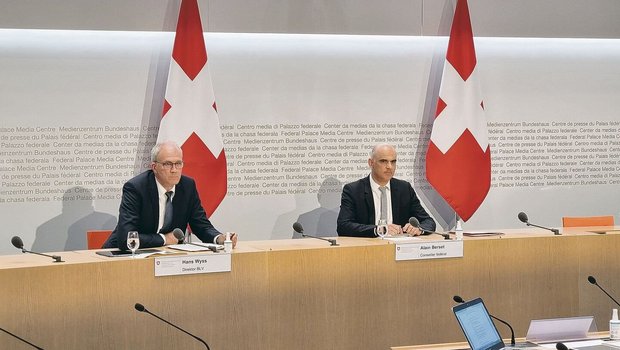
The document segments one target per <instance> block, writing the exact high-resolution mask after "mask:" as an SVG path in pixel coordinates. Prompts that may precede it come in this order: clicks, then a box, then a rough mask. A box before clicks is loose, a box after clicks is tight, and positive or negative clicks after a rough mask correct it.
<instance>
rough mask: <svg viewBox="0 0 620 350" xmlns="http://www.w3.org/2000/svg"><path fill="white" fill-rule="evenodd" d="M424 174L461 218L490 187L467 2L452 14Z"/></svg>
mask: <svg viewBox="0 0 620 350" xmlns="http://www.w3.org/2000/svg"><path fill="white" fill-rule="evenodd" d="M426 177H427V178H428V181H429V183H430V184H431V185H432V186H433V187H434V188H435V190H436V191H437V192H438V193H439V194H440V195H441V196H442V197H443V198H444V199H445V200H446V202H448V203H449V204H450V206H451V207H452V208H453V209H454V211H455V212H456V213H457V214H458V216H459V217H461V218H462V219H463V220H465V221H467V220H469V219H470V218H471V216H472V215H473V214H474V213H475V212H476V210H477V209H478V207H480V205H481V204H482V201H483V200H484V198H485V197H486V195H487V193H488V192H489V188H490V186H491V150H490V147H489V142H488V137H487V121H486V118H485V115H484V104H483V101H482V94H481V92H480V86H479V83H478V79H477V71H476V52H475V49H474V38H473V32H472V29H471V21H470V18H469V9H468V8H467V0H458V2H457V4H456V9H455V12H454V19H453V21H452V28H451V30H450V39H449V43H448V51H447V54H446V61H445V64H444V68H443V74H442V79H441V87H440V88H439V99H438V101H437V111H436V113H435V120H434V122H433V131H432V133H431V138H430V142H429V146H428V152H427V154H426Z"/></svg>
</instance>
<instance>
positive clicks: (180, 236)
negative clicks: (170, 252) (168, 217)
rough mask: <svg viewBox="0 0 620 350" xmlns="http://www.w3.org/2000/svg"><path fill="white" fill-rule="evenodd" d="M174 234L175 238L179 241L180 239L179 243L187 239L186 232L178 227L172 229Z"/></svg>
mask: <svg viewBox="0 0 620 350" xmlns="http://www.w3.org/2000/svg"><path fill="white" fill-rule="evenodd" d="M172 235H173V236H174V238H176V239H177V241H179V243H183V240H184V239H185V234H184V233H183V230H181V229H180V228H178V227H177V228H175V229H174V230H172Z"/></svg>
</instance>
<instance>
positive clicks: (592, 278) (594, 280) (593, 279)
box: [588, 276, 620, 306]
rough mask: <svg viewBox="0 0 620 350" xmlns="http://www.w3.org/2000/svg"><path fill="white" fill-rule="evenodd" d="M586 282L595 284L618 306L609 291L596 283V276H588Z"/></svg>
mask: <svg viewBox="0 0 620 350" xmlns="http://www.w3.org/2000/svg"><path fill="white" fill-rule="evenodd" d="M588 282H590V283H591V284H593V285H595V286H597V287H598V288H599V289H600V290H602V291H603V293H605V294H607V296H608V297H609V298H610V299H611V300H613V301H614V303H616V305H618V306H620V304H618V302H617V301H616V299H614V297H612V296H611V295H609V293H607V291H605V289H603V287H601V286H599V284H598V283H596V278H594V276H588Z"/></svg>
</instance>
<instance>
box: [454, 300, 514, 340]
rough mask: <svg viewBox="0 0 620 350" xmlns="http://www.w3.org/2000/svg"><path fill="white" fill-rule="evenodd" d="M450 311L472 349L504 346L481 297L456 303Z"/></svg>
mask: <svg viewBox="0 0 620 350" xmlns="http://www.w3.org/2000/svg"><path fill="white" fill-rule="evenodd" d="M452 311H453V312H454V316H456V320H457V321H458V322H459V325H460V326H461V329H462V330H463V334H465V338H466V339H467V342H468V343H469V346H470V347H471V349H472V350H499V349H504V348H506V344H504V341H503V340H502V337H501V336H500V335H499V332H498V331H497V328H495V324H494V323H493V320H491V316H490V315H489V312H488V311H487V308H486V306H484V302H483V301H482V299H481V298H476V299H473V300H470V301H467V302H464V303H462V304H458V305H456V306H454V307H453V308H452Z"/></svg>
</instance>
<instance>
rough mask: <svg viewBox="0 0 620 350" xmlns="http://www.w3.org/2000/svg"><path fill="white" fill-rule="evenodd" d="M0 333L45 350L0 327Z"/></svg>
mask: <svg viewBox="0 0 620 350" xmlns="http://www.w3.org/2000/svg"><path fill="white" fill-rule="evenodd" d="M18 238H19V237H18ZM0 331H3V332H4V333H6V334H8V335H10V336H11V337H15V338H17V339H19V340H21V341H23V342H24V343H26V344H28V345H30V346H32V347H33V348H35V349H39V350H45V349H43V348H42V347H39V346H36V345H34V344H32V343H31V342H29V341H27V340H26V339H23V338H20V337H18V336H17V335H15V334H13V333H11V332H9V331H7V330H6V329H4V328H2V327H0Z"/></svg>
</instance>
